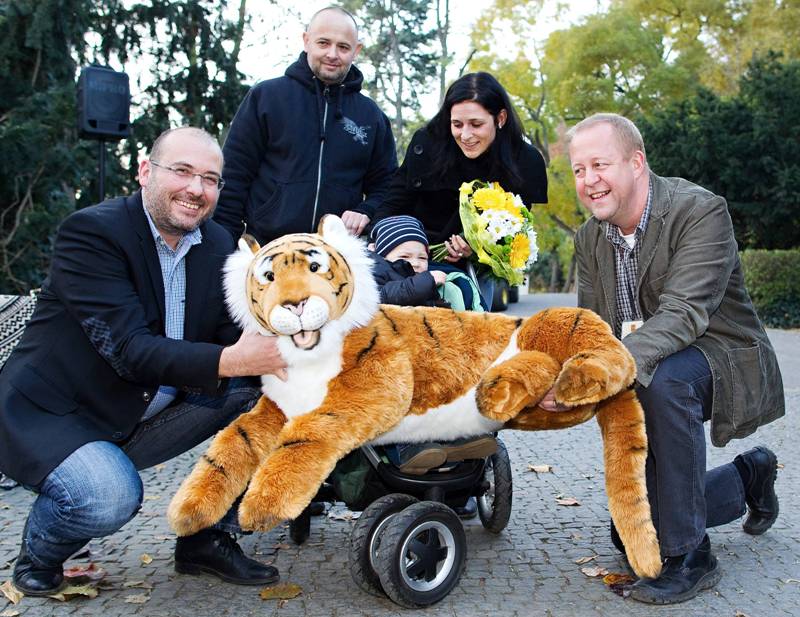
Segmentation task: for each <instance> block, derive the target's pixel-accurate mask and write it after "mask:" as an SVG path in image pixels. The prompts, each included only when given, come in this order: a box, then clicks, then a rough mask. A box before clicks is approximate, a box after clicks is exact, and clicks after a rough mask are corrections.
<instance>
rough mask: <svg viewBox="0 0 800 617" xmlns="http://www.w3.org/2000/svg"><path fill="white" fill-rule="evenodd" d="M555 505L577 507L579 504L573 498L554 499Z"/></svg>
mask: <svg viewBox="0 0 800 617" xmlns="http://www.w3.org/2000/svg"><path fill="white" fill-rule="evenodd" d="M556 503H557V504H558V505H559V506H579V505H581V502H580V501H578V500H577V499H575V498H574V497H556Z"/></svg>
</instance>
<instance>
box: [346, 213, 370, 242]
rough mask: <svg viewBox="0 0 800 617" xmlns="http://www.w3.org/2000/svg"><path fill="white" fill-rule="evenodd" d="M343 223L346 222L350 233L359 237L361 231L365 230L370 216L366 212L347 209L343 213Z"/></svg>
mask: <svg viewBox="0 0 800 617" xmlns="http://www.w3.org/2000/svg"><path fill="white" fill-rule="evenodd" d="M342 223H344V226H345V227H346V228H347V231H348V232H350V235H353V236H355V237H356V238H357V237H358V236H360V235H361V232H362V231H364V228H365V227H366V226H367V223H369V217H368V216H367V215H366V214H360V213H359V212H353V211H352V210H346V211H345V212H343V213H342Z"/></svg>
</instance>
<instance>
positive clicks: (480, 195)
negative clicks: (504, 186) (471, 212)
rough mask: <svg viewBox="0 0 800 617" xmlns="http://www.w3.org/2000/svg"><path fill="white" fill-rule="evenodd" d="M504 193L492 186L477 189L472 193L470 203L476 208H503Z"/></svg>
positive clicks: (504, 201)
mask: <svg viewBox="0 0 800 617" xmlns="http://www.w3.org/2000/svg"><path fill="white" fill-rule="evenodd" d="M505 203H506V194H505V191H503V190H498V189H494V188H491V189H490V188H484V189H478V190H477V191H475V193H474V194H473V195H472V204H473V205H474V206H475V208H476V209H477V210H479V211H480V210H505Z"/></svg>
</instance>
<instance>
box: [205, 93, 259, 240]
mask: <svg viewBox="0 0 800 617" xmlns="http://www.w3.org/2000/svg"><path fill="white" fill-rule="evenodd" d="M260 94H261V92H260V91H259V90H257V89H256V88H251V89H250V91H249V92H248V93H247V95H246V96H245V97H244V100H243V101H242V103H241V105H239V109H238V110H237V111H236V115H235V116H234V118H233V122H232V123H231V127H230V130H229V131H228V137H227V138H226V139H225V145H224V146H223V148H222V153H223V155H224V157H225V168H224V170H223V172H222V176H223V178H225V188H223V189H222V192H221V193H220V196H219V201H218V202H217V209H216V210H215V212H214V220H215V221H216V222H217V223H219V224H220V225H222V226H223V227H224V228H225V229H227V230H228V231H229V232H230V233H231V235H232V236H233V237H234V238H235V239H238V238H239V237H241V235H242V233H243V232H244V220H245V218H246V206H247V198H248V195H249V193H250V185H251V184H252V183H253V181H254V180H255V178H256V176H257V175H258V168H259V165H260V162H261V157H262V156H263V154H264V152H265V151H266V150H267V142H268V139H269V135H268V131H267V122H266V114H267V110H266V107H265V105H264V104H263V102H262V99H263V98H264V97H263V96H260Z"/></svg>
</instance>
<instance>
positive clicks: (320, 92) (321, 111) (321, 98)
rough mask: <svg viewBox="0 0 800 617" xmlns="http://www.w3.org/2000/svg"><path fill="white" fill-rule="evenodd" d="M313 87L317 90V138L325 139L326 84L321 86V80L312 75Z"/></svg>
mask: <svg viewBox="0 0 800 617" xmlns="http://www.w3.org/2000/svg"><path fill="white" fill-rule="evenodd" d="M314 87H315V89H316V91H317V112H318V117H319V139H320V141H325V115H326V114H325V103H326V101H325V90H326V89H327V88H328V86H323V85H322V82H321V81H320V80H319V79H317V78H316V77H314ZM323 88H324V89H323Z"/></svg>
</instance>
